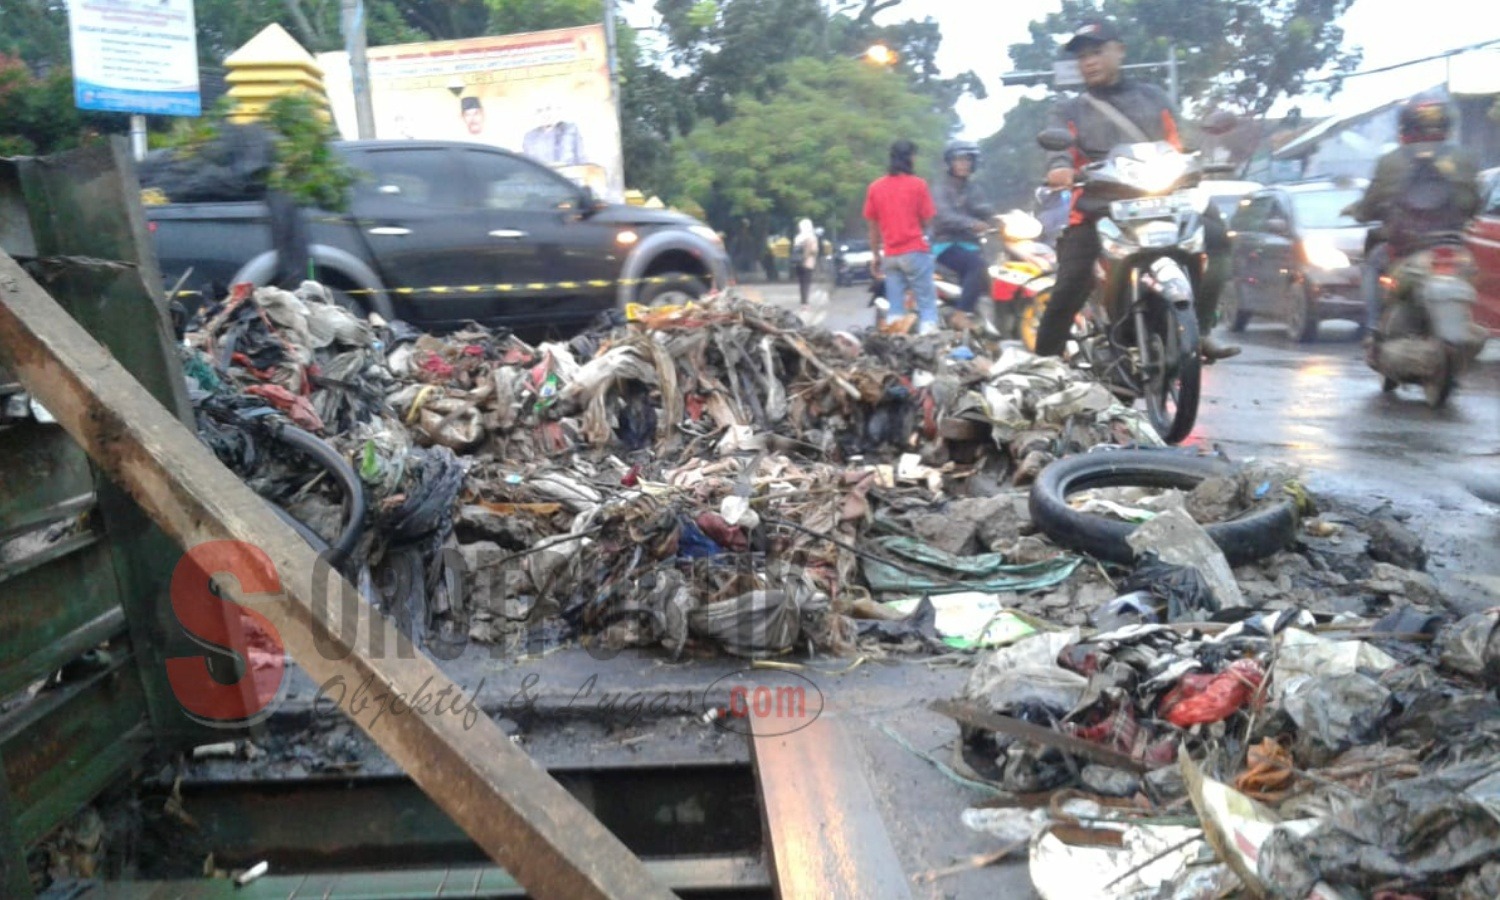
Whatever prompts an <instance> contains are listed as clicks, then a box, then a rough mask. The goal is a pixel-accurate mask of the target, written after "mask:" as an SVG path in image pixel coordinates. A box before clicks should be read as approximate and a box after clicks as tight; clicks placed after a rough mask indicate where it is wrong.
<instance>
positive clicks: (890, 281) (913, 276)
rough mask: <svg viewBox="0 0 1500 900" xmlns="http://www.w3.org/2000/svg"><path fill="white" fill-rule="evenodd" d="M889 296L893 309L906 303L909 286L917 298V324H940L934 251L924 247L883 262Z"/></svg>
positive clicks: (886, 291) (886, 294) (886, 293)
mask: <svg viewBox="0 0 1500 900" xmlns="http://www.w3.org/2000/svg"><path fill="white" fill-rule="evenodd" d="M881 270H882V271H883V272H884V273H885V296H886V299H888V300H889V301H890V302H891V308H892V309H893V310H899V309H901V308H902V307H903V306H905V305H906V291H907V289H908V288H909V289H910V290H911V292H912V293H913V294H914V295H916V298H917V327H919V328H920V327H922V326H925V325H931V326H933V327H934V328H935V327H937V325H938V311H937V288H936V287H934V286H933V284H932V254H931V253H929V252H927V251H925V250H923V251H919V252H917V253H903V254H901V255H900V256H888V257H886V258H885V260H884V262H883V263H882V264H881Z"/></svg>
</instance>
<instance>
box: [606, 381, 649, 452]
mask: <svg viewBox="0 0 1500 900" xmlns="http://www.w3.org/2000/svg"><path fill="white" fill-rule="evenodd" d="M620 397H621V399H622V400H623V401H624V405H623V406H621V407H620V411H619V423H620V424H619V425H618V426H616V428H615V437H617V438H618V439H619V441H620V443H621V444H623V445H624V446H625V449H626V450H628V451H630V452H631V453H635V452H636V451H639V450H645V449H646V448H647V447H650V446H651V443H652V442H653V441H655V440H656V427H657V414H656V404H654V403H652V402H651V389H650V388H649V387H647V386H646V385H644V384H642V383H640V382H639V381H625V382H624V383H622V384H621V386H620Z"/></svg>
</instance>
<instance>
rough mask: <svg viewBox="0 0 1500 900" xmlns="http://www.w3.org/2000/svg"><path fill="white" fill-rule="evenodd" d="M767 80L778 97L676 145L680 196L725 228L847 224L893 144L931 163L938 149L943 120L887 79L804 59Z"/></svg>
mask: <svg viewBox="0 0 1500 900" xmlns="http://www.w3.org/2000/svg"><path fill="white" fill-rule="evenodd" d="M767 74H768V76H769V77H770V78H772V79H773V80H775V81H777V82H779V83H780V84H781V85H782V87H781V88H780V89H779V90H778V91H777V92H776V94H775V96H774V98H772V99H771V100H768V101H763V100H760V99H758V98H756V97H754V96H751V95H741V96H739V97H737V98H735V99H734V100H732V101H731V110H730V112H731V115H729V116H728V117H726V119H725V120H724V121H723V122H718V123H715V122H706V123H703V124H700V125H699V126H698V127H697V128H695V129H694V130H693V132H692V133H691V134H689V135H688V136H687V137H686V138H685V139H683V140H682V141H681V143H680V144H679V146H678V148H677V152H678V160H677V165H676V168H675V173H676V177H677V180H678V188H679V192H680V194H681V198H685V199H690V200H692V201H694V202H696V203H697V204H698V205H700V206H701V207H702V208H703V209H704V210H705V211H706V212H707V214H708V216H709V219H710V221H711V222H713V223H714V224H715V225H717V226H718V227H720V228H723V229H725V230H733V227H734V226H736V225H740V224H744V223H749V224H750V227H751V228H752V229H753V230H760V229H758V228H756V226H757V225H759V226H770V227H776V228H784V227H786V226H787V225H789V224H790V223H791V222H792V221H794V220H795V219H798V218H801V217H807V218H810V219H812V220H813V221H815V222H818V223H820V224H829V223H832V224H834V225H835V227H845V226H847V225H848V224H849V223H851V222H853V221H856V220H857V219H858V218H859V213H860V206H861V203H862V201H863V199H864V191H865V188H866V186H868V185H869V183H870V182H871V181H873V180H874V179H875V178H878V177H879V176H880V175H883V174H884V172H885V165H886V159H887V155H888V154H887V150H888V148H889V146H890V143H891V141H892V140H894V139H895V138H897V137H906V138H909V139H911V140H914V141H915V142H916V143H917V145H918V148H919V152H920V153H922V154H923V155H925V156H927V158H928V159H931V158H933V157H935V156H936V155H937V154H938V153H940V151H941V146H942V143H943V140H944V138H945V135H946V130H945V124H944V121H943V119H942V117H941V116H939V115H938V114H937V113H936V112H934V111H933V110H932V109H931V107H930V105H929V104H928V102H927V101H926V99H925V98H924V97H922V96H921V95H919V94H916V93H914V92H912V91H911V90H909V89H908V88H907V87H906V85H905V83H904V82H903V81H902V80H901V79H899V78H893V77H892V74H891V73H889V72H885V71H880V70H877V69H873V68H871V67H869V66H867V65H863V64H861V63H858V62H854V61H852V60H846V59H832V60H818V59H812V58H802V59H796V60H792V61H791V62H788V63H784V64H782V65H780V66H777V67H775V69H774V70H773V71H771V72H769V73H767ZM835 98H836V100H835ZM673 199H679V198H677V197H674V198H673ZM762 233H764V232H762Z"/></svg>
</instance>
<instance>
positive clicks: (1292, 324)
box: [1286, 282, 1320, 344]
mask: <svg viewBox="0 0 1500 900" xmlns="http://www.w3.org/2000/svg"><path fill="white" fill-rule="evenodd" d="M1319 324H1320V323H1319V321H1318V309H1317V305H1316V304H1315V303H1314V302H1313V298H1312V292H1311V291H1309V290H1308V289H1307V282H1303V283H1302V284H1301V285H1299V286H1297V287H1296V288H1294V289H1293V290H1292V296H1291V303H1290V304H1289V306H1288V308H1287V314H1286V333H1287V335H1288V336H1289V337H1291V339H1292V340H1294V341H1296V342H1297V343H1299V344H1311V343H1312V342H1313V341H1316V340H1317V339H1318V325H1319Z"/></svg>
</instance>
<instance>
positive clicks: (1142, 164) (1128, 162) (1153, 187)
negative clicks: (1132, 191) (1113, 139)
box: [1115, 156, 1182, 194]
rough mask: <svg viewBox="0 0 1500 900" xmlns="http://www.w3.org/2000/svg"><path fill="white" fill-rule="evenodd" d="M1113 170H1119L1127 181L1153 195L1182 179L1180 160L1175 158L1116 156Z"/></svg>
mask: <svg viewBox="0 0 1500 900" xmlns="http://www.w3.org/2000/svg"><path fill="white" fill-rule="evenodd" d="M1115 168H1117V169H1119V170H1120V174H1121V175H1123V176H1125V179H1126V180H1127V181H1131V182H1134V183H1135V184H1136V185H1138V186H1139V187H1140V188H1141V189H1143V190H1145V191H1147V192H1149V193H1153V194H1154V193H1159V192H1161V191H1165V190H1168V189H1169V188H1171V187H1172V185H1174V184H1176V183H1177V180H1178V179H1179V178H1181V177H1182V160H1181V159H1180V158H1178V157H1175V156H1161V157H1157V158H1156V159H1151V160H1139V159H1131V158H1130V157H1128V156H1117V157H1115Z"/></svg>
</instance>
